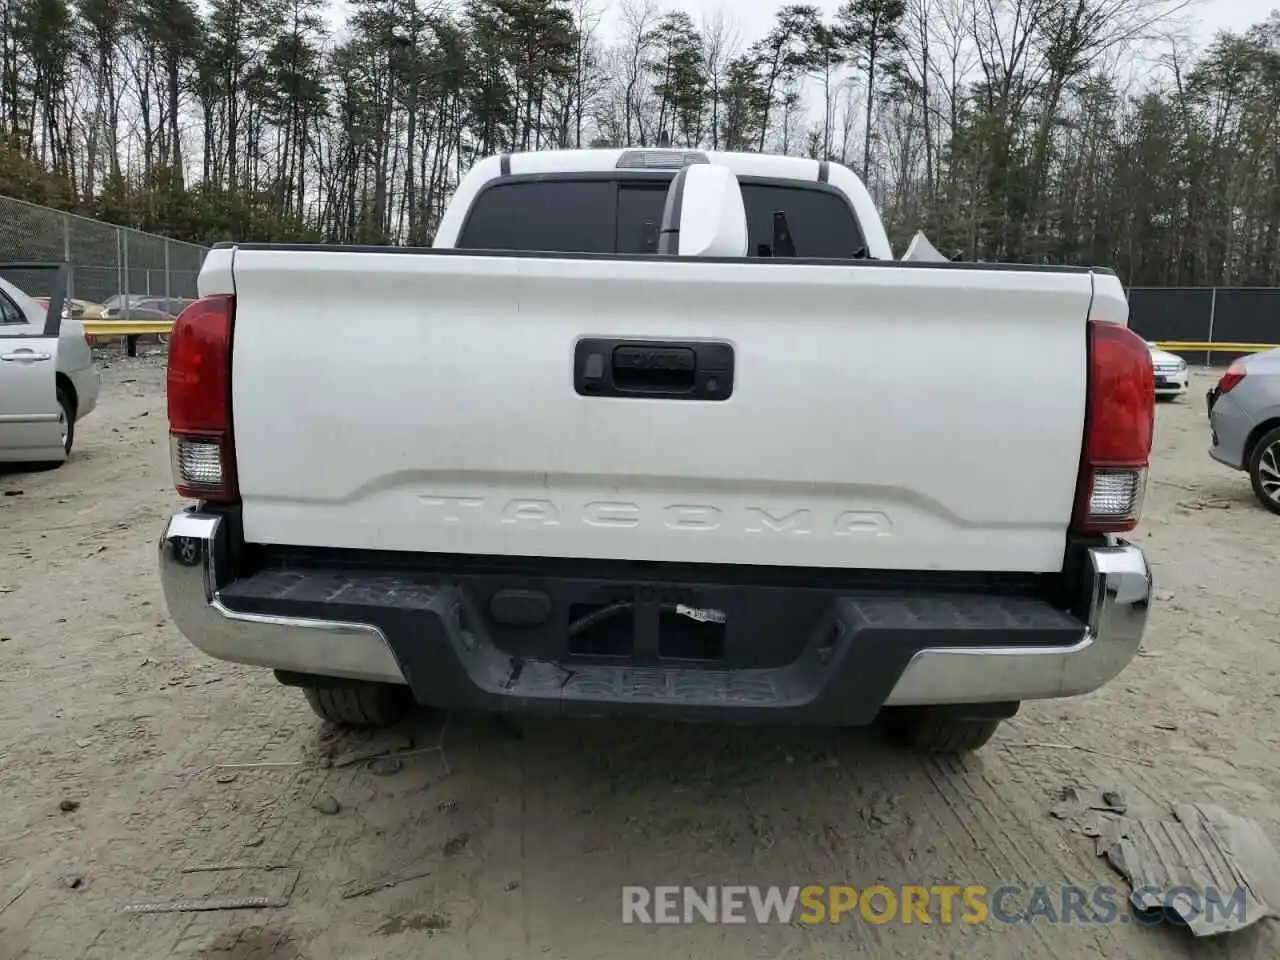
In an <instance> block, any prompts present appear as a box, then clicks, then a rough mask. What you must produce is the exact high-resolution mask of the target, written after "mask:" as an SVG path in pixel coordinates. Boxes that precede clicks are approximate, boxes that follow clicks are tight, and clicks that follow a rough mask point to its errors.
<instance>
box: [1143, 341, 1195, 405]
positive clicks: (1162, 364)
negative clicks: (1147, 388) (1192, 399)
mask: <svg viewBox="0 0 1280 960" xmlns="http://www.w3.org/2000/svg"><path fill="white" fill-rule="evenodd" d="M1147 346H1148V347H1150V348H1151V366H1152V368H1153V370H1154V371H1155V375H1156V397H1157V398H1162V397H1168V398H1170V399H1173V398H1175V397H1180V396H1182V395H1183V394H1184V393H1186V392H1187V387H1189V386H1190V385H1191V372H1190V371H1189V370H1188V369H1187V361H1185V360H1183V359H1182V358H1181V357H1180V356H1178V355H1177V354H1176V353H1166V352H1165V351H1164V350H1161V349H1160V347H1159V346H1157V345H1156V344H1154V343H1151V342H1148V343H1147Z"/></svg>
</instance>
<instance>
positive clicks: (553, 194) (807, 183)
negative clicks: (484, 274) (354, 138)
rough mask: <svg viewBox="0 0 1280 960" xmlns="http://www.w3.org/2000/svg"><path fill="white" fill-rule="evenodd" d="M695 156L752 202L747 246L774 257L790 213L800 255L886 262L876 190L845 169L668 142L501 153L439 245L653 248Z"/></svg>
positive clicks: (475, 181)
mask: <svg viewBox="0 0 1280 960" xmlns="http://www.w3.org/2000/svg"><path fill="white" fill-rule="evenodd" d="M690 162H709V163H714V164H717V165H721V166H726V167H728V168H729V169H730V170H732V171H733V173H734V174H735V176H737V177H738V179H739V181H740V182H741V184H742V188H743V199H744V202H745V203H746V206H747V217H748V222H749V226H750V234H751V243H752V253H753V254H760V253H764V254H765V255H769V252H768V250H767V248H768V247H769V241H770V240H771V238H772V218H773V215H774V213H775V212H776V211H779V210H781V211H783V212H785V213H786V215H787V217H788V221H789V226H790V228H791V232H792V233H793V235H794V237H795V243H796V252H795V255H796V256H798V257H820V258H823V259H858V258H864V257H866V258H872V259H882V260H891V259H893V250H892V248H891V247H890V245H889V239H888V236H887V234H886V233H885V230H884V226H883V224H882V223H881V221H880V216H879V214H878V213H877V212H876V208H875V204H874V203H873V202H872V199H871V195H870V193H868V192H867V189H866V187H865V186H864V185H863V183H862V181H861V180H860V179H858V177H857V176H856V175H855V174H854V173H853V172H852V171H851V170H849V169H848V168H846V167H844V166H841V165H840V164H837V163H827V162H820V161H817V160H808V159H804V158H800V157H780V156H769V155H764V154H752V153H730V152H717V151H710V150H680V149H673V148H625V149H593V150H549V151H542V152H537V153H516V154H503V155H500V156H495V157H490V158H488V159H486V160H483V161H481V162H480V163H478V164H476V165H475V167H473V168H472V169H471V171H470V172H469V173H468V174H467V175H466V176H465V177H464V178H463V179H462V182H461V183H460V184H459V186H458V190H457V192H456V194H455V195H454V198H453V201H452V202H451V203H450V205H449V209H448V211H447V212H446V213H445V216H444V218H443V219H442V220H441V223H440V227H439V229H438V230H437V232H436V238H435V244H434V245H435V246H436V247H437V248H465V249H488V250H497V249H506V250H543V251H547V252H562V253H646V252H654V246H655V244H656V233H657V225H658V224H659V223H660V222H661V219H662V204H663V202H664V200H665V190H666V187H667V185H668V184H669V183H670V181H671V178H672V177H674V176H675V174H676V172H677V171H678V170H679V169H680V168H681V167H682V166H685V165H686V164H688V163H690Z"/></svg>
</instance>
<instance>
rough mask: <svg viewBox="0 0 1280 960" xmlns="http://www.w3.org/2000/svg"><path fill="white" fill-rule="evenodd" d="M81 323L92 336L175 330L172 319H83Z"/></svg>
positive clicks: (131, 335)
mask: <svg viewBox="0 0 1280 960" xmlns="http://www.w3.org/2000/svg"><path fill="white" fill-rule="evenodd" d="M80 325H81V326H82V327H84V332H85V333H87V334H89V336H91V337H139V336H145V335H146V334H155V333H172V332H173V321H172V320H81V321H80Z"/></svg>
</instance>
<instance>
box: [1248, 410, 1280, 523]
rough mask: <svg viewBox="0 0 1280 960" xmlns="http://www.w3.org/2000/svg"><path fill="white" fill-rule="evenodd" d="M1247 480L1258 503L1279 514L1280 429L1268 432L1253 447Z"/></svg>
mask: <svg viewBox="0 0 1280 960" xmlns="http://www.w3.org/2000/svg"><path fill="white" fill-rule="evenodd" d="M1249 479H1250V480H1251V481H1252V482H1253V493H1254V495H1255V496H1256V497H1257V498H1258V502H1259V503H1261V504H1262V505H1263V506H1264V507H1266V508H1267V509H1268V510H1270V511H1271V512H1272V513H1280V427H1276V428H1275V429H1274V430H1268V431H1267V432H1266V433H1264V434H1263V435H1262V436H1261V437H1260V438H1259V439H1258V442H1257V443H1255V444H1254V445H1253V450H1252V451H1250V453H1249ZM1268 486H1270V489H1269V490H1268Z"/></svg>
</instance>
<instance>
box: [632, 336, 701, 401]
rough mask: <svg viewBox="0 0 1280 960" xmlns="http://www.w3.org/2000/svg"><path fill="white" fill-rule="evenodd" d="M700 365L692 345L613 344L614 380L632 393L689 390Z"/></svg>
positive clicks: (681, 391)
mask: <svg viewBox="0 0 1280 960" xmlns="http://www.w3.org/2000/svg"><path fill="white" fill-rule="evenodd" d="M697 369H698V359H697V356H696V355H695V354H694V352H693V351H692V350H690V349H689V348H688V347H635V346H626V347H614V348H613V384H614V386H615V387H617V388H618V389H619V390H624V391H627V392H629V393H646V394H647V393H657V394H661V393H688V392H689V391H690V390H692V389H693V382H694V374H695V373H696V372H697Z"/></svg>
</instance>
